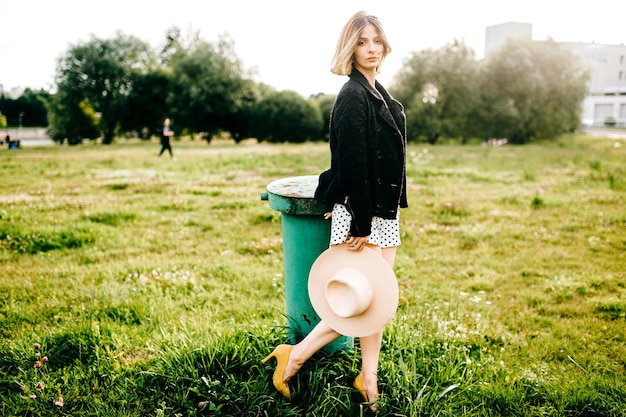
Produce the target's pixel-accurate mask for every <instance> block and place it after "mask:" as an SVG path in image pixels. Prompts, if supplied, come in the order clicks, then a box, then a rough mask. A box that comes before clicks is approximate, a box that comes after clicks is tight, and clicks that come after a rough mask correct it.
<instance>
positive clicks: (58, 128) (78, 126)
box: [48, 90, 100, 145]
mask: <svg viewBox="0 0 626 417" xmlns="http://www.w3.org/2000/svg"><path fill="white" fill-rule="evenodd" d="M79 100H80V98H78V97H76V96H68V92H67V91H65V90H61V91H58V92H57V93H56V94H55V95H54V96H53V97H52V99H51V100H50V101H49V103H48V121H49V124H48V135H49V136H50V138H51V139H52V140H54V141H55V142H57V143H63V142H65V141H66V140H67V142H68V144H70V145H78V144H80V143H82V141H83V139H84V138H87V139H96V138H98V137H99V136H100V132H99V130H98V116H97V114H96V112H95V110H94V109H93V106H92V105H91V103H90V102H89V101H87V100H84V99H83V100H81V101H79Z"/></svg>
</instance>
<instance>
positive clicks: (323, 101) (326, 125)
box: [311, 94, 337, 141]
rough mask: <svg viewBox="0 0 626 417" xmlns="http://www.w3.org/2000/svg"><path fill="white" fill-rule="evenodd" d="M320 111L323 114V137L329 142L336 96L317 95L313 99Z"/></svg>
mask: <svg viewBox="0 0 626 417" xmlns="http://www.w3.org/2000/svg"><path fill="white" fill-rule="evenodd" d="M311 98H312V99H313V100H314V101H315V102H316V103H317V106H318V107H319V109H320V112H321V114H322V136H323V137H324V139H325V140H326V141H328V140H329V137H328V135H329V130H330V114H331V112H332V111H333V106H334V105H335V99H336V98H337V96H336V95H328V94H317V95H316V96H313V97H311Z"/></svg>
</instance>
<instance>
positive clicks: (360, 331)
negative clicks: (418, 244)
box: [308, 244, 399, 337]
mask: <svg viewBox="0 0 626 417" xmlns="http://www.w3.org/2000/svg"><path fill="white" fill-rule="evenodd" d="M346 267H350V268H353V269H356V270H358V271H359V272H361V273H362V274H363V275H364V276H365V277H366V278H367V279H368V280H369V282H370V285H371V287H372V290H373V294H374V297H373V298H372V302H371V303H370V305H369V307H368V308H367V309H366V310H365V311H364V312H363V313H361V314H360V315H358V316H354V317H349V318H343V317H339V316H337V315H336V314H335V313H334V312H333V310H332V309H331V307H330V306H329V304H328V302H327V301H326V294H325V288H326V283H327V282H328V281H329V280H330V279H331V278H332V277H333V275H334V274H335V272H336V271H339V270H340V269H343V268H346ZM308 287H309V288H308V289H309V299H310V300H311V305H312V306H313V309H314V310H315V312H316V313H317V315H318V316H319V317H320V319H321V320H322V321H324V322H325V323H326V324H327V325H328V326H329V327H330V328H331V329H333V330H334V331H336V332H337V333H340V334H342V335H344V336H352V337H364V336H370V335H372V334H374V333H376V332H378V331H380V330H382V329H383V328H384V327H385V325H386V324H387V323H389V322H390V321H391V319H392V318H393V316H394V315H395V313H396V310H397V308H398V295H399V290H398V281H397V280H396V275H395V274H394V272H393V269H392V268H391V266H390V265H389V264H388V263H387V261H386V260H385V259H384V258H383V257H382V255H381V254H380V253H379V252H377V251H375V250H374V249H371V248H368V247H364V248H363V249H362V250H360V251H351V250H348V249H346V245H345V244H342V245H334V246H331V247H330V248H328V249H326V250H325V251H324V252H322V254H321V255H320V256H319V257H318V258H317V259H316V260H315V262H314V263H313V265H312V266H311V271H310V273H309V282H308Z"/></svg>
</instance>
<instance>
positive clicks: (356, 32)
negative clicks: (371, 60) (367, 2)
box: [330, 12, 391, 75]
mask: <svg viewBox="0 0 626 417" xmlns="http://www.w3.org/2000/svg"><path fill="white" fill-rule="evenodd" d="M367 25H373V26H374V27H375V28H376V31H377V32H378V34H379V35H380V38H381V40H382V43H383V47H384V49H383V58H382V60H381V64H382V61H383V60H384V59H385V57H386V56H387V55H389V53H390V52H391V45H389V41H387V37H386V36H385V31H384V30H383V26H382V25H381V23H380V21H379V20H378V18H377V17H376V16H371V15H368V14H367V13H366V12H358V13H356V14H355V15H354V16H352V17H351V18H350V20H348V23H346V25H345V26H344V27H343V30H342V31H341V35H339V40H338V41H337V49H336V50H335V56H333V59H332V62H331V65H330V72H332V73H333V74H337V75H348V74H350V73H352V63H353V61H354V51H356V47H357V43H358V41H359V36H360V35H361V32H362V31H363V28H364V27H365V26H367ZM376 72H377V73H378V72H380V65H378V67H376Z"/></svg>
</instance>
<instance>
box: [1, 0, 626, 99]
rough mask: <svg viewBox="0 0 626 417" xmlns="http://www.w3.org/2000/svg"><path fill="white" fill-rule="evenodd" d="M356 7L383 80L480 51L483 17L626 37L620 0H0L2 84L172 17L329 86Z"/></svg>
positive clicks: (269, 69) (34, 83) (265, 70)
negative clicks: (373, 37) (438, 52)
mask: <svg viewBox="0 0 626 417" xmlns="http://www.w3.org/2000/svg"><path fill="white" fill-rule="evenodd" d="M359 10H365V11H367V12H368V13H370V14H373V15H376V16H378V17H379V19H380V20H381V22H382V24H383V27H384V29H385V32H386V33H387V37H388V38H389V41H390V43H391V45H392V47H393V52H392V53H391V54H390V55H389V56H388V57H387V60H386V62H385V63H384V65H383V73H382V74H380V75H379V76H378V80H379V81H381V82H382V83H383V85H385V86H388V85H390V84H391V81H392V78H393V75H394V74H395V73H396V72H397V71H398V70H399V69H400V68H401V66H402V62H403V61H404V60H405V59H406V58H407V57H408V56H409V55H410V53H411V52H415V51H420V50H423V49H426V48H440V47H442V46H444V45H445V44H446V43H449V42H452V41H454V40H455V39H458V40H461V41H464V42H465V43H466V44H467V45H468V46H469V47H471V48H473V49H474V50H475V51H476V53H477V56H478V57H482V56H483V51H484V44H485V29H486V27H487V26H491V25H496V24H501V23H507V22H522V23H530V24H532V26H533V39H535V40H545V39H546V38H548V37H551V38H553V39H554V40H556V41H571V42H594V41H595V42H597V43H606V44H622V43H626V29H624V16H625V15H626V2H623V1H615V0H593V1H581V2H561V1H556V0H524V1H521V0H518V1H503V0H473V1H469V0H430V1H428V2H426V1H421V2H418V1H414V0H376V1H371V0H361V1H354V0H312V1H297V0H219V1H215V0H170V1H163V0H104V1H97V2H91V1H84V0H54V1H51V0H0V84H2V85H3V87H4V90H5V92H6V91H8V90H10V89H11V88H12V87H31V88H33V89H38V88H46V89H50V87H51V86H52V85H53V81H54V74H55V67H56V59H57V58H58V57H59V56H61V55H63V54H64V53H65V52H66V51H67V50H68V49H69V48H70V46H71V45H75V44H77V43H79V42H82V41H87V40H89V37H90V35H91V34H93V35H95V36H97V37H98V38H101V39H108V38H112V37H113V36H114V34H115V32H116V31H117V30H121V31H122V32H123V33H125V34H127V35H134V36H137V37H138V38H140V39H142V40H144V41H146V42H148V43H149V44H150V45H151V46H153V47H154V48H157V47H159V46H161V45H162V44H163V42H164V39H165V32H166V30H167V29H168V28H170V27H171V26H178V27H180V28H181V30H182V31H183V34H186V33H187V31H188V29H192V30H194V31H199V33H200V36H201V37H202V38H204V39H206V40H207V41H210V42H213V41H216V40H217V38H218V36H219V35H221V34H225V33H227V34H228V35H230V37H231V38H232V39H233V40H234V42H235V52H236V54H237V56H238V57H239V58H240V59H241V60H242V61H243V64H244V66H245V67H246V68H253V67H254V68H256V70H257V72H258V74H259V78H258V79H257V81H262V82H264V83H266V84H269V85H271V86H273V87H274V88H276V89H278V90H294V91H297V92H298V93H300V94H302V95H303V96H305V97H308V96H309V95H310V94H316V93H320V92H323V93H328V94H335V93H337V91H338V90H339V88H340V87H341V85H342V84H343V83H344V82H345V78H344V77H339V76H336V75H333V74H331V73H330V71H329V66H330V59H331V57H332V55H333V53H334V50H335V45H336V41H337V38H338V36H339V32H340V31H341V29H342V27H343V25H344V23H345V22H346V21H347V20H348V19H349V18H350V17H351V16H352V14H353V13H355V12H357V11H359Z"/></svg>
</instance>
